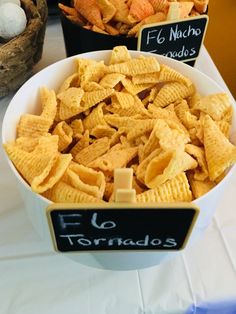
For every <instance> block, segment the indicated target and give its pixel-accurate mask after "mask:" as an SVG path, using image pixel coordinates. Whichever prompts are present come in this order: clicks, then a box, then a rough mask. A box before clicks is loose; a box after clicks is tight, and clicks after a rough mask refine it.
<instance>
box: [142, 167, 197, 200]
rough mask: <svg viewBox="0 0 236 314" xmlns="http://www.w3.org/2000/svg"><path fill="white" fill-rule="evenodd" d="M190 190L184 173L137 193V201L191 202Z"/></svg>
mask: <svg viewBox="0 0 236 314" xmlns="http://www.w3.org/2000/svg"><path fill="white" fill-rule="evenodd" d="M192 199H193V198H192V192H191V190H190V186H189V183H188V179H187V177H186V175H185V173H181V174H179V175H178V176H176V177H174V178H173V179H171V180H168V181H166V182H165V183H163V184H162V185H160V186H158V187H156V188H155V189H151V190H148V191H146V192H143V193H141V194H138V195H137V197H136V200H137V202H138V203H161V202H191V201H192Z"/></svg>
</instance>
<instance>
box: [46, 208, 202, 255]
mask: <svg viewBox="0 0 236 314" xmlns="http://www.w3.org/2000/svg"><path fill="white" fill-rule="evenodd" d="M198 211H199V210H198V208H196V207H195V206H194V205H193V204H188V205H185V204H180V205H174V206H172V207H170V206H164V205H163V206H162V205H161V206H160V204H159V205H157V204H151V205H148V206H146V205H143V204H128V203H127V204H121V203H119V204H116V203H113V204H107V205H106V204H105V205H104V204H102V205H95V204H54V205H51V206H49V207H48V208H47V218H48V223H49V227H50V231H51V236H52V239H53V243H54V247H55V250H56V251H59V252H75V251H113V250H119V251H120V250H123V251H137V250H142V251H143V250H180V249H183V248H184V247H185V245H186V243H187V240H188V238H189V235H190V233H191V230H192V228H193V225H194V223H195V221H196V218H197V215H198Z"/></svg>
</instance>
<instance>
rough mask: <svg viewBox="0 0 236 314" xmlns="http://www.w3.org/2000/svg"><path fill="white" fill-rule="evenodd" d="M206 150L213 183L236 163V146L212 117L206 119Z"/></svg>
mask: <svg viewBox="0 0 236 314" xmlns="http://www.w3.org/2000/svg"><path fill="white" fill-rule="evenodd" d="M204 148H205V154H206V161H207V166H208V170H209V177H210V179H211V180H212V181H214V180H215V179H217V177H219V176H220V175H221V174H222V173H223V172H224V171H225V170H226V169H227V168H228V167H230V166H231V165H232V164H233V163H235V162H236V146H234V145H233V144H231V143H230V142H229V140H228V139H227V137H225V136H224V134H223V133H222V132H221V131H220V129H219V128H218V126H217V125H216V123H215V122H214V121H213V120H212V119H211V117H210V116H206V117H205V119H204Z"/></svg>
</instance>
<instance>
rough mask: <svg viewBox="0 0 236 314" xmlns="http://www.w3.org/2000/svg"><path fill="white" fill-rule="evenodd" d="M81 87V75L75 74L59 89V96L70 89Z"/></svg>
mask: <svg viewBox="0 0 236 314" xmlns="http://www.w3.org/2000/svg"><path fill="white" fill-rule="evenodd" d="M78 85H79V75H78V73H73V74H72V75H70V76H69V77H67V78H66V80H64V82H63V83H62V85H61V86H60V87H59V89H58V91H57V94H60V93H62V92H64V91H66V90H67V89H68V88H70V87H78Z"/></svg>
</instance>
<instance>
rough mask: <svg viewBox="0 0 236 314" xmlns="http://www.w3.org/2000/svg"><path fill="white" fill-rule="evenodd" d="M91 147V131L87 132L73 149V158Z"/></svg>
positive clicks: (71, 151)
mask: <svg viewBox="0 0 236 314" xmlns="http://www.w3.org/2000/svg"><path fill="white" fill-rule="evenodd" d="M88 146H89V131H88V130H86V131H85V132H84V134H83V135H82V137H81V138H80V139H79V140H78V142H77V143H76V144H75V145H74V146H73V147H72V148H71V150H70V153H71V154H72V156H73V158H75V156H76V155H77V154H78V153H79V152H80V151H81V150H82V149H84V148H85V147H88Z"/></svg>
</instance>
